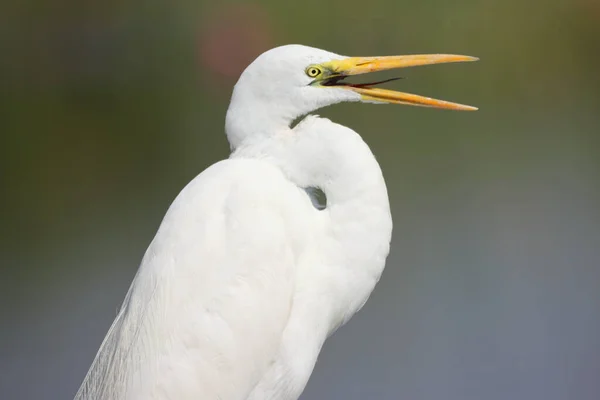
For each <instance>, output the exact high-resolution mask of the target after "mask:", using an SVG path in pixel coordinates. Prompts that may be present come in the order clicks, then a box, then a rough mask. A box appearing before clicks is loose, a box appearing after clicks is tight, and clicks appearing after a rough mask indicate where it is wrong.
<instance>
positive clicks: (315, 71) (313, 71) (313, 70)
mask: <svg viewBox="0 0 600 400" xmlns="http://www.w3.org/2000/svg"><path fill="white" fill-rule="evenodd" d="M317 72H318V71H317V70H316V69H314V68H313V69H311V70H310V73H311V75H316V74H317Z"/></svg>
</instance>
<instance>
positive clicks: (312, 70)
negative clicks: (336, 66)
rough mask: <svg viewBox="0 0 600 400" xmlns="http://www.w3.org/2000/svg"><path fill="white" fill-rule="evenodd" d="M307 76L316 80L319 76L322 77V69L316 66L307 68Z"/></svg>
mask: <svg viewBox="0 0 600 400" xmlns="http://www.w3.org/2000/svg"><path fill="white" fill-rule="evenodd" d="M306 75H308V76H310V77H311V78H316V77H317V76H319V75H321V68H319V67H315V66H311V67H308V68H306Z"/></svg>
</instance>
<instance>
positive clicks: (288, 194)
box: [75, 45, 476, 400]
mask: <svg viewBox="0 0 600 400" xmlns="http://www.w3.org/2000/svg"><path fill="white" fill-rule="evenodd" d="M474 60H476V59H475V58H473V57H467V56H456V55H440V54H438V55H411V56H390V57H344V56H341V55H338V54H334V53H330V52H327V51H324V50H319V49H315V48H310V47H305V46H300V45H288V46H282V47H278V48H275V49H272V50H269V51H267V52H265V53H263V54H262V55H260V56H259V57H258V58H257V59H256V60H255V61H254V62H253V63H252V64H251V65H250V66H249V67H247V68H246V70H245V71H244V72H243V73H242V75H241V77H240V79H239V81H238V82H237V84H236V85H235V88H234V90H233V95H232V98H231V103H230V105H229V109H228V111H227V117H226V124H225V130H226V133H227V138H228V140H229V143H230V145H231V148H232V152H231V155H230V157H229V159H227V160H224V161H221V162H218V163H216V164H214V165H212V166H211V167H209V168H208V169H206V170H205V171H204V172H202V173H201V174H200V175H198V176H197V177H196V178H195V179H194V180H192V181H191V182H190V183H189V184H188V185H187V186H186V187H185V188H184V189H183V190H182V191H181V193H180V194H179V195H178V196H177V198H176V199H175V201H174V202H173V204H172V205H171V206H170V208H169V210H168V212H167V214H166V215H165V217H164V219H163V221H162V223H161V225H160V228H159V230H158V232H157V234H156V236H155V238H154V240H153V241H152V243H151V244H150V246H149V248H148V250H147V251H146V254H145V255H144V257H143V260H142V262H141V265H140V267H139V270H138V272H137V275H136V276H135V278H134V280H133V283H132V285H131V287H130V289H129V292H128V293H127V296H126V298H125V301H124V303H123V306H122V308H121V309H120V311H119V313H118V315H117V317H116V319H115V321H114V322H113V324H112V326H111V327H110V330H109V331H108V334H107V335H106V338H105V339H104V342H103V343H102V345H101V347H100V350H99V351H98V354H97V355H96V358H95V360H94V362H93V364H92V366H91V368H90V370H89V372H88V374H87V376H86V377H85V380H84V382H83V384H82V385H81V387H80V389H79V391H78V392H77V395H76V397H75V398H76V399H78V400H82V399H86V400H88V399H89V400H113V399H114V400H121V399H126V400H159V399H160V400H165V399H172V400H187V399H190V400H192V399H193V400H198V399H210V400H213V399H215V400H216V399H219V400H269V399H277V400H290V399H297V398H298V397H299V396H300V394H301V393H302V391H303V390H304V387H305V386H306V383H307V382H308V379H309V377H310V375H311V373H312V370H313V367H314V365H315V362H316V360H317V356H318V354H319V352H320V350H321V347H322V346H323V343H324V342H325V340H326V339H327V337H328V336H330V335H331V334H332V333H333V332H334V331H335V330H336V329H337V328H339V327H340V326H341V325H343V324H344V323H346V322H347V321H348V320H349V319H350V318H351V317H352V315H354V314H355V313H356V312H357V311H358V310H359V309H360V308H361V307H362V306H363V305H364V304H365V302H366V301H367V298H368V297H369V295H370V293H371V291H372V290H373V288H374V287H375V284H376V283H377V281H378V280H379V277H380V276H381V273H382V271H383V268H384V264H385V260H386V257H387V255H388V252H389V246H390V238H391V233H392V218H391V214H390V206H389V202H388V195H387V190H386V186H385V182H384V179H383V176H382V173H381V169H380V167H379V165H378V163H377V161H376V160H375V157H374V156H373V154H372V153H371V151H370V150H369V147H368V146H367V144H366V143H365V142H364V141H363V140H362V139H361V137H360V136H359V135H358V134H357V133H356V132H354V131H353V130H351V129H349V128H346V127H344V126H342V125H339V124H336V123H334V122H331V121H330V120H328V119H325V118H320V117H318V116H315V115H309V116H305V115H307V114H308V113H310V112H312V111H314V110H316V109H319V108H322V107H325V106H328V105H331V104H334V103H340V102H344V101H352V102H357V101H362V102H369V103H399V104H412V105H420V106H429V107H437V108H446V109H455V110H474V109H475V108H474V107H469V106H464V105H460V104H456V103H450V102H445V101H441V100H434V99H430V98H426V97H421V96H417V95H412V94H407V93H401V92H396V91H392V90H385V89H379V88H374V87H373V85H374V84H351V83H347V82H346V81H344V79H345V78H346V77H347V76H349V75H356V74H362V73H366V72H373V71H380V70H385V69H392V68H401V67H409V66H418V65H426V64H436V63H447V62H460V61H474ZM302 116H305V117H304V118H303V119H302V120H301V121H300V122H299V123H298V124H297V125H296V126H295V127H292V123H293V121H295V120H297V119H298V118H299V117H302ZM307 188H319V189H321V190H322V191H323V192H324V193H325V195H326V197H327V204H326V207H325V209H322V210H319V209H317V208H316V207H314V206H313V203H312V202H311V199H310V197H309V195H307V191H306V190H305V189H307Z"/></svg>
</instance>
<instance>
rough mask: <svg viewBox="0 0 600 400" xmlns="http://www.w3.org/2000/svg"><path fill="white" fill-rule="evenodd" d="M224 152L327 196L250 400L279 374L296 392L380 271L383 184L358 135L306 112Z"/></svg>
mask: <svg viewBox="0 0 600 400" xmlns="http://www.w3.org/2000/svg"><path fill="white" fill-rule="evenodd" d="M232 157H251V158H255V157H256V158H261V159H264V160H267V161H269V162H272V163H273V164H275V165H277V166H278V167H279V168H280V169H281V170H282V171H283V172H284V174H285V175H286V176H287V177H288V178H289V180H290V181H291V182H293V183H294V184H295V185H296V186H297V187H298V188H306V187H318V188H320V189H321V190H322V191H323V192H324V193H325V195H326V197H327V207H326V208H325V209H324V210H323V211H317V210H314V219H313V220H312V222H314V231H311V232H307V234H308V235H312V236H313V243H314V245H315V247H317V250H316V252H315V253H314V254H315V255H314V257H313V258H312V259H310V258H309V259H308V260H304V262H303V263H302V265H300V266H299V269H298V272H297V274H298V275H297V277H296V282H297V284H296V294H295V297H294V306H293V309H292V314H291V315H290V320H289V321H288V326H287V328H286V330H285V332H284V337H283V341H282V349H281V354H280V356H279V358H278V360H277V363H276V364H275V365H274V366H273V367H272V369H271V370H270V371H269V374H268V375H267V377H265V378H264V379H263V380H262V381H261V384H260V385H259V386H258V387H257V388H256V389H255V392H253V396H251V397H250V400H257V399H260V398H263V397H264V393H266V392H265V391H268V390H269V388H270V385H276V386H277V385H282V384H283V383H282V380H281V379H279V377H281V376H293V377H294V382H287V385H288V388H287V390H290V391H291V392H290V393H295V394H297V395H298V396H299V394H300V393H301V392H302V390H303V389H304V386H305V385H306V382H307V381H308V378H309V376H310V374H311V372H312V369H313V367H314V364H315V362H316V359H317V356H318V354H319V352H320V351H321V347H322V346H323V343H324V342H325V339H326V338H327V337H328V336H329V335H331V334H332V333H333V332H334V331H335V330H336V329H337V328H338V327H339V326H341V325H343V324H344V323H346V322H347V321H348V320H349V319H350V317H352V315H354V314H355V313H356V312H357V311H358V310H359V309H360V308H361V307H362V305H363V304H364V303H365V302H366V301H367V298H368V297H369V295H370V293H371V291H372V290H373V288H374V286H375V284H376V283H377V281H378V280H379V277H380V276H381V272H382V271H383V268H384V265H385V259H386V257H387V255H388V252H389V245H390V239H391V233H392V219H391V215H390V207H389V202H388V196H387V189H386V186H385V182H384V180H383V176H382V173H381V169H380V167H379V164H378V163H377V161H376V160H375V157H374V156H373V154H372V153H371V151H370V149H369V147H368V146H367V144H366V143H365V142H364V141H363V140H362V138H361V137H360V136H359V135H358V134H356V133H355V132H354V131H352V130H351V129H348V128H346V127H344V126H341V125H338V124H335V123H333V122H331V121H329V120H327V119H322V118H318V117H313V116H309V117H306V118H305V119H304V120H303V121H302V122H300V123H299V124H298V126H296V127H295V128H294V129H290V128H288V127H287V126H285V125H282V126H278V127H277V128H276V130H275V131H273V132H272V134H271V135H270V136H269V137H268V138H267V139H264V138H262V140H257V141H255V142H254V143H246V144H245V145H243V146H241V147H240V148H238V149H237V150H236V151H235V152H234V153H233V154H232ZM308 201H310V200H308V199H307V202H308ZM298 348H302V349H303V355H302V357H298V354H297V351H295V349H298ZM289 371H294V372H293V373H291V374H290V373H288V372H289ZM267 397H268V396H267ZM268 398H270V397H268ZM289 398H295V397H293V396H290V397H289Z"/></svg>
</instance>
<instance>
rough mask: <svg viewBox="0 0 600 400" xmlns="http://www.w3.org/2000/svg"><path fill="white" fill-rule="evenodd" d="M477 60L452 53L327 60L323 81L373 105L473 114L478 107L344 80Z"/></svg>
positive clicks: (327, 85)
mask: <svg viewBox="0 0 600 400" xmlns="http://www.w3.org/2000/svg"><path fill="white" fill-rule="evenodd" d="M477 60H478V58H476V57H469V56H459V55H453V54H420V55H408V56H387V57H351V58H345V59H342V60H334V61H328V62H326V63H324V64H321V65H322V66H323V67H324V68H325V70H326V75H325V77H324V78H323V79H322V81H320V85H321V86H324V87H332V86H333V87H342V88H344V89H348V90H352V91H354V92H356V93H359V94H360V95H361V98H362V101H365V102H374V103H392V104H408V105H413V106H422V107H434V108H445V109H449V110H463V111H474V110H477V108H476V107H471V106H467V105H463V104H458V103H452V102H449V101H444V100H436V99H432V98H429V97H423V96H419V95H416V94H410V93H403V92H397V91H395V90H389V89H381V88H375V87H372V86H373V85H376V84H378V83H383V82H387V81H389V80H387V81H383V82H375V83H363V84H350V83H347V82H343V79H344V78H345V77H347V76H350V75H359V74H366V73H369V72H377V71H385V70H388V69H396V68H406V67H416V66H419V65H430V64H443V63H453V62H466V61H477Z"/></svg>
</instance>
